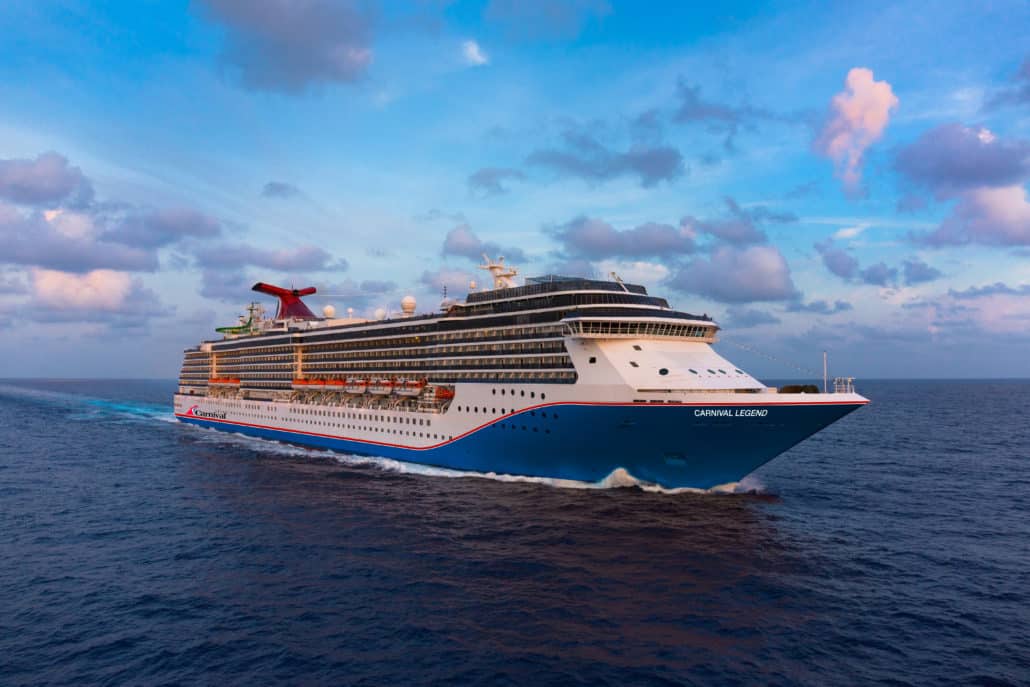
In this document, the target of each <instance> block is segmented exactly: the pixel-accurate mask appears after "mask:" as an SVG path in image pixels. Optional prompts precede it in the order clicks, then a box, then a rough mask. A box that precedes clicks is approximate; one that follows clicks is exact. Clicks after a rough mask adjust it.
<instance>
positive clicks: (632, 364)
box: [629, 360, 640, 367]
mask: <svg viewBox="0 0 1030 687" xmlns="http://www.w3.org/2000/svg"><path fill="white" fill-rule="evenodd" d="M629 364H630V367H640V365H637V364H636V363H635V362H634V361H632V360H631V361H629Z"/></svg>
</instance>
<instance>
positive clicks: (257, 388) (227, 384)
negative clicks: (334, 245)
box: [174, 256, 868, 489]
mask: <svg viewBox="0 0 1030 687" xmlns="http://www.w3.org/2000/svg"><path fill="white" fill-rule="evenodd" d="M484 257H486V256H484ZM481 267H482V268H483V269H485V270H487V271H488V272H489V273H490V282H491V283H490V284H489V285H486V286H485V288H480V289H476V288H475V285H474V284H472V285H470V291H469V293H468V295H467V297H466V298H465V300H463V301H462V300H457V299H454V300H448V299H446V298H445V299H444V301H443V303H441V304H440V308H439V310H438V311H437V312H434V313H432V314H422V315H416V313H415V309H416V307H415V306H416V304H415V300H414V299H413V298H411V297H410V296H409V297H405V298H404V300H403V301H402V302H401V312H400V313H397V314H396V315H391V314H388V313H385V312H384V311H382V310H381V309H380V310H379V311H377V312H376V316H375V317H374V318H373V319H362V318H357V317H354V316H353V312H352V311H349V312H348V315H347V316H346V317H337V316H336V312H335V310H334V308H333V307H332V306H326V307H325V309H324V311H323V312H322V314H321V315H316V314H314V313H313V312H312V311H311V310H310V309H309V308H308V307H307V305H306V304H305V303H304V301H303V300H302V299H303V297H305V296H309V295H312V294H314V293H315V289H314V288H306V289H300V290H297V289H284V288H280V287H277V286H272V285H270V284H265V283H258V284H255V285H254V287H253V288H254V291H257V292H260V293H262V294H266V295H269V296H274V297H276V298H277V299H278V308H277V311H276V313H275V316H274V317H266V316H265V312H264V309H263V307H262V306H261V305H260V304H258V303H252V304H251V305H250V307H249V308H248V312H247V314H246V315H244V316H241V318H240V321H239V323H238V324H236V325H234V326H229V327H222V328H220V329H218V330H217V331H218V332H219V333H220V334H221V338H220V339H217V340H209V341H204V342H202V343H200V344H199V345H197V346H195V347H193V348H189V349H187V350H186V351H185V356H184V360H183V364H182V371H181V374H180V376H179V385H178V391H177V393H176V394H175V398H174V404H175V416H176V417H177V418H178V419H179V420H181V421H183V422H186V423H190V424H193V425H198V426H201V427H207V428H211V429H216V430H222V431H227V432H236V433H240V434H245V435H250V436H255V437H262V438H266V439H273V440H278V441H284V442H290V443H295V444H300V445H305V446H312V447H318V448H323V449H331V450H334V451H340V452H344V453H349V454H363V455H373V456H383V457H387V458H393V459H397V460H402V461H407V462H413V463H422V464H427V465H433V466H439V467H445V468H452V469H457V470H465V471H474V472H480V473H495V474H506V475H522V476H535V477H549V478H559V479H568V480H579V481H584V482H599V481H601V480H604V479H605V478H606V477H607V476H609V475H610V474H612V473H613V472H614V471H616V470H619V469H623V470H625V471H626V472H628V473H629V474H630V475H632V476H633V477H634V478H636V479H637V480H640V481H642V482H645V483H652V484H656V485H659V486H662V487H666V488H678V487H693V488H699V489H708V488H712V487H716V486H720V485H726V484H732V483H735V482H738V481H739V480H741V479H742V478H743V477H745V476H746V475H748V474H749V473H751V472H752V471H754V470H755V469H757V468H758V467H759V466H761V465H763V464H765V463H766V462H768V461H770V460H772V459H773V458H775V457H776V456H778V455H779V454H781V453H783V452H784V451H786V450H787V449H789V448H790V447H792V446H794V445H795V444H797V443H798V442H800V441H802V440H804V439H805V438H807V437H809V436H811V435H812V434H814V433H815V432H818V431H819V430H821V429H822V428H824V427H826V426H827V425H829V424H831V423H833V422H835V421H837V420H839V419H840V418H842V417H843V416H845V415H847V414H848V413H850V412H851V411H853V410H855V409H857V408H858V407H859V406H861V405H864V404H865V403H868V400H867V399H866V398H864V397H862V396H861V395H859V394H857V393H855V390H854V384H853V380H852V379H851V378H838V379H835V380H834V381H833V384H832V390H831V389H830V388H828V385H827V383H826V380H825V379H824V384H823V389H822V390H821V391H820V390H819V389H818V388H816V387H811V386H809V387H783V388H780V389H778V388H775V387H769V386H766V385H765V384H763V383H761V382H760V381H758V380H757V379H756V378H755V377H753V376H752V375H750V374H748V373H747V372H745V371H744V370H742V369H741V368H740V367H738V366H736V365H734V364H733V363H731V362H729V361H728V360H726V359H725V358H724V357H722V356H721V355H719V353H717V352H716V351H715V350H714V349H713V348H712V344H713V343H714V342H715V341H716V337H717V334H718V331H719V327H718V326H717V325H716V323H715V322H714V321H713V320H712V319H711V318H710V317H708V316H707V315H694V314H690V313H687V312H681V311H679V310H676V309H674V308H672V307H670V306H669V303H668V301H666V300H665V299H664V298H658V297H655V296H651V295H649V294H648V293H647V290H646V289H645V288H644V287H643V286H639V285H634V284H628V283H624V282H623V281H622V280H621V279H619V277H618V276H617V275H614V274H613V275H611V276H612V278H611V280H596V279H584V278H576V277H563V276H556V275H548V276H543V277H535V278H527V279H525V282H524V284H522V285H519V284H517V282H516V278H517V274H518V270H517V269H514V268H511V267H510V266H507V265H505V264H504V260H503V258H499V259H497V260H496V261H494V260H490V259H489V258H487V260H486V263H485V264H484V265H482V266H481ZM813 392H814V393H813Z"/></svg>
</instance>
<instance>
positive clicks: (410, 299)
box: [401, 295, 415, 316]
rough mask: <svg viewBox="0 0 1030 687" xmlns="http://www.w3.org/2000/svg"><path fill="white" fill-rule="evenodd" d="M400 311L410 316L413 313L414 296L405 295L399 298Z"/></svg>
mask: <svg viewBox="0 0 1030 687" xmlns="http://www.w3.org/2000/svg"><path fill="white" fill-rule="evenodd" d="M401 312H403V313H404V314H405V315H408V316H411V315H414V314H415V297H414V296H410V295H409V296H405V297H404V298H402V299H401Z"/></svg>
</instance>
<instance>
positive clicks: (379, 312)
mask: <svg viewBox="0 0 1030 687" xmlns="http://www.w3.org/2000/svg"><path fill="white" fill-rule="evenodd" d="M373 314H374V315H375V318H376V319H377V320H385V319H386V310H384V309H383V308H376V311H375V313H373Z"/></svg>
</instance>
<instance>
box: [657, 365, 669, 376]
mask: <svg viewBox="0 0 1030 687" xmlns="http://www.w3.org/2000/svg"><path fill="white" fill-rule="evenodd" d="M658 374H660V375H662V376H663V377H664V376H665V375H667V374H669V368H667V367H663V368H662V369H660V370H658Z"/></svg>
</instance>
